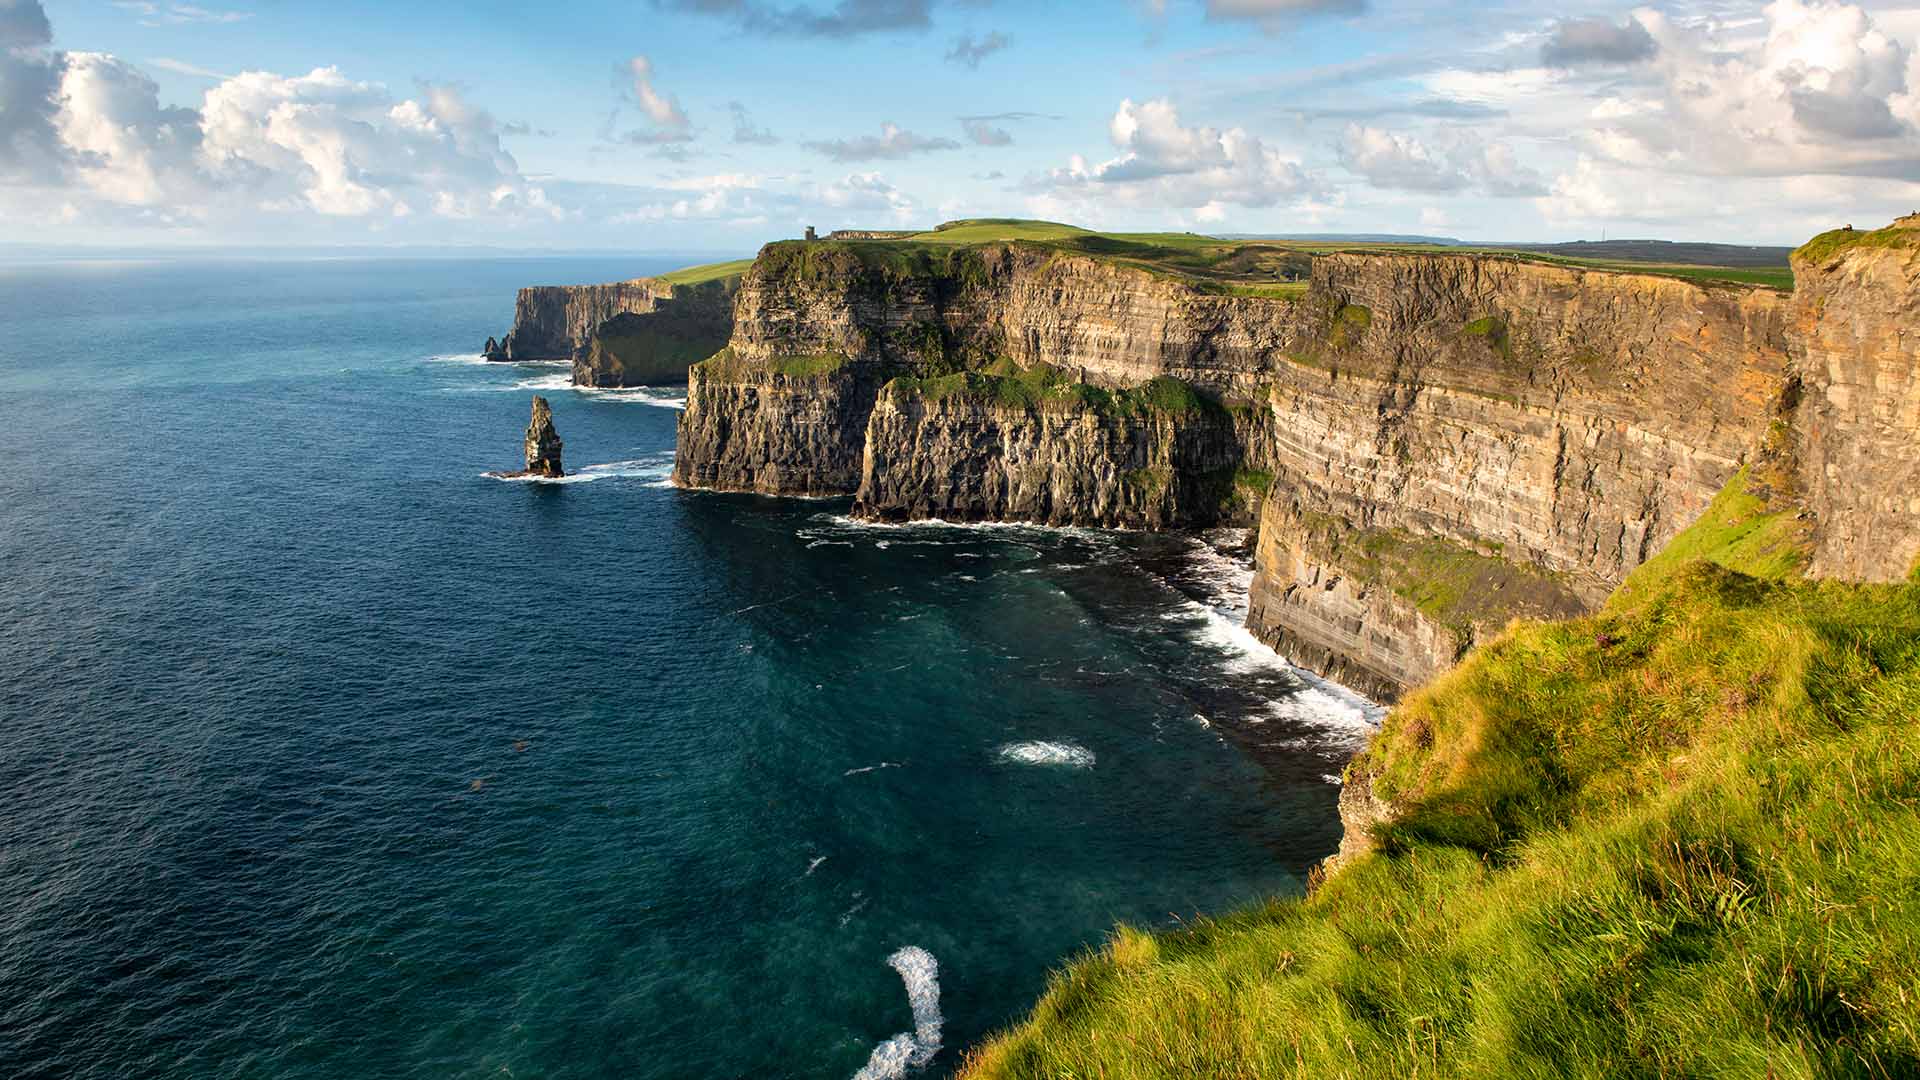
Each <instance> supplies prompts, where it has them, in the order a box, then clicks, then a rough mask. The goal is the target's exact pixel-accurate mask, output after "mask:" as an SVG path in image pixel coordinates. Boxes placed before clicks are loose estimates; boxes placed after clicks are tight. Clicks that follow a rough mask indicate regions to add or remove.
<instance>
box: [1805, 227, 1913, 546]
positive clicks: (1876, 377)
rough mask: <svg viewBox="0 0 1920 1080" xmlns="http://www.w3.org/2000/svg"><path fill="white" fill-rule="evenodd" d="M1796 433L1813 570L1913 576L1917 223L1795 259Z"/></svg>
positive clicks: (1816, 244)
mask: <svg viewBox="0 0 1920 1080" xmlns="http://www.w3.org/2000/svg"><path fill="white" fill-rule="evenodd" d="M1793 273H1794V281H1795V288H1794V312H1793V332H1794V338H1795V341H1796V345H1797V348H1798V351H1799V353H1800V355H1799V356H1798V357H1797V360H1798V363H1797V364H1796V372H1797V373H1798V376H1799V379H1800V383H1801V392H1802V400H1801V402H1800V406H1799V410H1798V412H1799V415H1798V417H1797V418H1796V420H1795V422H1794V432H1795V434H1796V436H1797V441H1796V446H1795V449H1796V451H1797V458H1798V479H1799V487H1800V489H1801V492H1800V494H1801V498H1802V500H1803V501H1804V502H1805V503H1806V505H1807V506H1808V507H1809V508H1810V509H1811V510H1812V512H1813V517H1814V522H1815V527H1814V533H1813V539H1814V553H1813V564H1812V566H1811V567H1810V569H1811V571H1812V572H1813V573H1814V574H1816V575H1819V576H1824V577H1842V578H1850V579H1858V580H1866V581H1892V580H1898V579H1901V578H1905V577H1908V576H1910V575H1913V574H1916V573H1920V289H1916V288H1915V286H1916V284H1917V283H1920V214H1916V215H1912V216H1909V217H1904V218H1901V219H1899V220H1898V221H1896V222H1894V223H1893V225H1892V226H1890V227H1888V228H1886V229H1879V230H1876V231H1874V232H1869V233H1854V232H1853V231H1852V230H1851V229H1845V230H1840V231H1838V232H1834V233H1826V234H1823V235H1822V236H1819V237H1816V238H1815V239H1814V240H1813V241H1811V242H1809V243H1808V244H1807V245H1806V246H1805V247H1803V248H1801V249H1800V250H1799V251H1797V252H1795V253H1794V258H1793Z"/></svg>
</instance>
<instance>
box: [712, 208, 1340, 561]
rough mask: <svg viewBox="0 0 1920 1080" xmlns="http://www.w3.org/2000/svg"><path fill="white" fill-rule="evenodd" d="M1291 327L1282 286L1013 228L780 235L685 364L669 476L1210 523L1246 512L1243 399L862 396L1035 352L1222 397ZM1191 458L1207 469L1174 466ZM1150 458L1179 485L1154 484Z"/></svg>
mask: <svg viewBox="0 0 1920 1080" xmlns="http://www.w3.org/2000/svg"><path fill="white" fill-rule="evenodd" d="M1304 325H1305V321H1304V315H1303V311H1302V309H1301V308H1300V307H1299V305H1297V304H1293V303H1289V302H1286V301H1281V300H1262V299H1247V298H1235V297H1222V296H1208V295H1203V294H1200V293H1196V292H1194V291H1193V290H1192V289H1190V288H1188V287H1186V286H1184V285H1182V284H1180V283H1178V282H1176V281H1172V280H1170V279H1167V278H1164V277H1160V276H1156V275H1154V274H1151V273H1148V272H1147V271H1144V270H1139V269H1133V268H1128V267H1124V266H1118V265H1114V264H1111V263H1107V262H1102V261H1099V260H1095V259H1089V258H1083V257H1076V256H1067V255H1060V254H1058V253H1054V252H1050V251H1047V250H1044V249H1039V248H1033V247H1027V246H1022V245H998V246H987V247H983V248H964V249H960V248H956V249H954V250H953V251H951V252H941V251H935V252H932V253H927V252H925V251H911V250H908V251H902V250H900V249H890V248H888V247H886V246H885V245H884V244H874V245H847V244H834V243H817V244H810V245H802V244H791V243H789V244H776V245H772V246H770V247H769V248H768V249H767V250H766V251H764V252H762V254H761V257H760V259H759V260H758V261H757V262H756V263H755V265H754V268H753V269H752V270H750V271H749V272H748V274H747V276H746V279H745V280H744V281H743V283H742V285H741V289H740V293H739V296H738V298H737V299H736V301H735V305H734V326H733V337H732V340H731V342H730V343H729V346H728V349H727V354H726V356H724V357H717V358H716V359H715V361H714V362H713V363H710V364H705V365H701V366H700V367H699V368H697V369H696V371H695V373H694V376H693V379H692V382H691V384H690V390H689V395H688V405H687V410H686V412H685V413H684V414H683V416H682V419H681V428H680V449H679V458H678V462H677V464H676V467H675V468H676V477H677V478H678V480H679V482H681V483H683V484H687V485H690V486H700V487H720V488H729V489H736V490H751V491H762V492H767V493H773V494H808V495H819V494H853V493H855V492H856V491H857V492H859V493H860V495H861V498H860V500H859V506H860V509H861V512H864V513H869V514H872V515H874V516H878V517H890V518H898V517H907V516H955V517H962V518H973V519H978V518H1010V519H1012V518H1017V519H1020V520H1040V521H1049V522H1055V523H1069V522H1070V523H1076V524H1112V525H1130V526H1148V525H1173V524H1187V523H1198V522H1210V521H1214V520H1220V519H1221V518H1222V510H1221V507H1222V505H1223V500H1224V502H1225V503H1226V504H1228V509H1227V511H1226V516H1227V517H1228V518H1229V519H1231V518H1232V517H1233V516H1234V514H1235V513H1237V514H1238V517H1239V518H1240V519H1247V518H1248V517H1249V515H1250V506H1251V503H1250V502H1248V501H1246V500H1244V499H1241V498H1240V497H1239V496H1237V495H1236V494H1235V492H1234V490H1233V473H1234V469H1235V467H1236V465H1237V464H1241V463H1242V462H1243V459H1244V457H1245V448H1246V446H1248V445H1251V444H1252V442H1254V441H1255V439H1256V436H1255V435H1253V434H1251V433H1249V432H1247V431H1245V430H1244V429H1245V428H1246V426H1247V425H1246V423H1245V417H1244V416H1243V417H1242V419H1241V421H1238V422H1236V421H1234V420H1232V419H1223V414H1221V413H1220V412H1219V411H1218V410H1214V411H1210V412H1208V413H1206V414H1205V415H1201V414H1199V413H1194V414H1192V415H1186V414H1178V415H1172V414H1170V415H1164V416H1159V417H1157V418H1149V417H1147V416H1145V415H1144V414H1143V415H1140V416H1130V417H1119V418H1116V417H1102V416H1100V415H1097V413H1096V411H1094V410H1092V409H1091V407H1088V408H1086V409H1081V410H1079V411H1073V410H1072V409H1069V408H1068V407H1067V406H1068V405H1070V404H1071V403H1066V404H1063V403H1061V402H1052V403H1050V404H1049V405H1048V407H1047V408H1044V409H1042V408H1039V407H1038V406H1037V405H1036V406H1034V407H1032V408H1029V406H1028V404H1022V403H1019V402H1015V403H1014V404H1011V405H1009V404H1007V403H1006V402H1005V401H1001V403H1000V404H998V405H995V404H992V403H991V401H989V402H987V403H982V402H981V401H978V400H974V399H973V398H970V397H968V396H966V395H955V396H947V397H940V398H937V399H924V400H922V399H920V397H919V396H918V395H916V394H912V393H908V392H906V391H904V390H903V391H902V393H900V394H896V395H892V396H889V397H888V398H887V399H886V401H887V404H886V405H885V407H884V409H883V410H882V411H880V412H877V413H876V411H875V404H876V402H879V401H880V400H881V397H882V395H881V389H882V388H883V387H884V386H886V385H887V384H888V383H889V382H890V381H891V380H893V379H894V378H896V377H899V376H907V377H909V378H912V377H920V376H926V377H939V376H945V375H951V374H953V373H956V372H960V371H964V370H982V369H986V368H989V367H994V366H996V365H997V367H996V370H1006V371H1010V370H1017V369H1032V368H1035V367H1036V366H1038V365H1049V366H1051V367H1053V368H1056V369H1058V371H1059V372H1060V373H1061V376H1062V378H1064V379H1066V380H1068V381H1071V382H1075V383H1084V384H1091V385H1095V386H1102V387H1115V388H1120V387H1127V386H1132V385H1135V384H1139V383H1142V382H1144V381H1146V380H1150V379H1153V378H1155V377H1157V376H1174V377H1178V378H1180V379H1182V380H1184V381H1186V382H1188V383H1191V384H1193V385H1196V386H1199V387H1202V388H1205V389H1207V390H1209V391H1212V392H1214V393H1217V394H1220V395H1222V396H1224V397H1228V398H1230V399H1235V400H1238V399H1242V398H1246V397H1248V396H1249V395H1251V394H1253V393H1254V392H1255V390H1256V388H1257V387H1258V385H1259V377H1260V369H1261V365H1262V363H1263V362H1264V361H1263V359H1262V358H1263V357H1264V356H1266V355H1268V354H1270V353H1271V352H1272V351H1273V350H1275V349H1276V348H1279V347H1281V346H1282V345H1284V344H1285V343H1286V342H1288V341H1290V340H1292V339H1294V338H1295V337H1297V336H1298V335H1299V334H1300V333H1301V332H1302V327H1303V326H1304ZM986 396H987V398H988V399H994V398H995V395H994V394H992V393H991V392H989V393H988V394H987V395H986ZM870 422H871V423H870ZM1236 424H1237V425H1238V426H1236ZM963 465H964V467H963ZM1192 469H1199V470H1202V471H1205V472H1207V473H1208V478H1207V479H1206V480H1205V481H1204V482H1200V483H1195V482H1193V481H1191V480H1190V479H1189V473H1190V472H1191V471H1192ZM1082 470H1087V471H1086V473H1085V475H1084V476H1082ZM1156 470H1157V471H1158V472H1159V473H1165V474H1167V475H1168V476H1170V477H1172V476H1176V475H1177V477H1178V480H1177V482H1176V481H1174V480H1169V481H1168V482H1166V483H1163V484H1159V490H1157V491H1156V490H1153V488H1154V485H1155V484H1156ZM1043 476H1044V477H1046V479H1044V480H1043V479H1042V477H1043ZM1202 490H1204V491H1205V492H1206V493H1207V494H1205V495H1202V494H1201V492H1202ZM1234 507H1238V510H1237V511H1236V510H1234V509H1233V508H1234Z"/></svg>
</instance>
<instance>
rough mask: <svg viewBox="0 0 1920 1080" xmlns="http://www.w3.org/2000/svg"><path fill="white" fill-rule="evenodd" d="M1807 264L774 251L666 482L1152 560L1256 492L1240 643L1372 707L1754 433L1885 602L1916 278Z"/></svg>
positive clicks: (1838, 263) (1861, 249) (1676, 523)
mask: <svg viewBox="0 0 1920 1080" xmlns="http://www.w3.org/2000/svg"><path fill="white" fill-rule="evenodd" d="M1902 228H1903V229H1904V228H1908V226H1905V225H1903V226H1902ZM1909 231H1911V230H1909ZM1883 232H1885V230H1883ZM1866 235H1871V236H1879V234H1866ZM1809 249H1814V250H1806V249H1803V253H1802V256H1801V257H1799V258H1797V261H1796V267H1797V269H1798V271H1799V273H1800V274H1801V276H1802V279H1803V286H1802V289H1801V291H1800V293H1799V294H1798V295H1797V296H1795V297H1793V298H1788V297H1786V296H1783V295H1782V294H1780V293H1777V292H1775V291H1772V290H1768V289H1763V288H1748V287H1739V286H1728V285H1713V284H1703V283H1699V282H1694V281H1689V280H1683V279H1681V278H1677V277H1669V276H1658V275H1648V274H1625V273H1615V272H1604V271H1594V270H1581V269H1576V268H1571V267H1564V266H1556V265H1551V264H1546V263H1542V262H1538V261H1532V260H1522V259H1514V258H1505V257H1497V256H1486V255H1451V254H1384V253H1367V254H1333V255H1327V256H1324V257H1320V258H1317V259H1315V260H1314V262H1313V267H1312V272H1311V281H1310V284H1309V286H1308V289H1307V291H1306V294H1305V296H1304V297H1301V298H1297V299H1280V298H1268V297H1260V296H1238V295H1222V294H1220V293H1219V292H1218V291H1208V290H1206V289H1202V288H1200V287H1196V286H1195V285H1193V284H1191V283H1188V282H1185V281H1182V280H1179V279H1176V278H1174V277H1171V276H1168V275H1167V274H1165V273H1162V272H1159V271H1156V270H1153V269H1151V268H1144V267H1140V266H1135V265H1129V264H1127V263H1125V262H1122V261H1117V260H1110V259H1103V258H1095V257H1091V256H1086V255H1077V254H1069V253H1063V252H1060V251H1057V250H1052V249H1049V248H1046V247H1044V246H1040V245H1027V244H1018V243H1011V244H987V245H980V246H972V247H960V246H956V247H954V248H952V249H945V250H943V249H940V248H937V247H933V246H930V245H918V244H904V245H895V244H889V243H887V242H882V241H875V242H866V243H836V242H831V241H827V242H816V243H810V244H801V243H791V242H789V243H781V244H774V245H770V246H769V247H768V248H767V249H765V250H764V251H763V252H762V254H761V256H760V258H759V259H758V260H757V261H756V262H755V264H754V266H753V268H752V269H751V270H750V271H749V272H748V273H747V275H746V277H745V279H744V280H743V282H742V284H741V288H740V291H739V294H738V296H737V297H736V299H735V303H734V309H733V314H734V320H733V328H732V336H731V338H730V341H729V343H728V346H727V348H726V349H724V350H722V352H721V353H720V354H719V355H716V356H715V357H714V358H713V359H712V360H709V361H707V362H705V363H702V364H699V365H696V367H695V368H694V371H693V375H692V378H691V383H690V388H689V402H688V408H687V410H686V412H685V413H684V414H683V416H682V418H681V430H680V448H679V457H678V460H677V462H676V466H675V476H676V480H677V481H678V482H679V483H681V484H683V485H687V486H694V487H713V488H722V489H730V490H746V491H759V492H764V493H769V494H797V495H853V496H855V507H856V512H858V513H861V514H864V515H867V516H871V517H876V518H884V519H890V520H893V519H909V518H921V517H942V518H952V519H961V520H975V519H994V520H1029V521H1040V522H1047V523H1054V524H1098V525H1121V526H1134V527H1155V528H1159V527H1172V526H1182V525H1195V524H1210V523H1214V522H1222V521H1234V520H1243V521H1244V520H1249V519H1250V518H1251V517H1252V515H1253V514H1254V512H1255V507H1256V505H1260V504H1261V503H1262V500H1261V499H1260V498H1259V496H1258V494H1256V492H1258V493H1261V494H1266V493H1267V492H1268V491H1269V489H1270V494H1268V497H1266V498H1265V499H1264V509H1263V510H1261V511H1260V512H1259V519H1258V520H1259V525H1260V535H1259V542H1258V544H1257V551H1258V560H1257V572H1256V577H1255V582H1254V595H1253V596H1252V598H1251V601H1252V602H1251V604H1250V615H1249V628H1250V629H1251V630H1253V632H1254V633H1256V634H1257V635H1259V636H1260V637H1261V638H1262V639H1264V640H1266V641H1268V642H1269V643H1271V644H1274V645H1275V646H1277V647H1278V648H1280V649H1281V651H1283V652H1284V653H1286V654H1287V655H1289V656H1290V657H1291V658H1292V659H1294V660H1295V661H1296V662H1299V663H1302V664H1303V665H1305V666H1308V667H1311V668H1314V669H1316V670H1318V671H1321V672H1324V673H1327V674H1330V675H1333V676H1335V677H1337V678H1341V679H1344V680H1346V681H1349V682H1351V683H1353V684H1355V685H1358V686H1361V687H1362V688H1364V689H1366V690H1368V691H1369V692H1371V693H1373V694H1375V695H1376V696H1379V697H1381V698H1384V699H1391V698H1392V697H1394V696H1395V695H1396V694H1397V693H1398V692H1399V691H1400V690H1401V689H1403V688H1405V687H1407V686H1410V685H1413V684H1416V683H1418V682H1420V681H1423V680H1424V679H1426V678H1428V677H1430V676H1431V675H1433V674H1434V673H1436V672H1438V671H1440V670H1444V669H1445V667H1447V666H1448V665H1450V664H1451V663H1452V662H1453V661H1454V659H1455V658H1456V657H1458V656H1459V655H1460V653H1461V652H1462V651H1463V650H1464V649H1466V648H1468V647H1470V646H1471V644H1472V643H1473V642H1474V641H1476V640H1479V639H1480V638H1482V637H1484V636H1486V635H1487V634H1489V633H1492V632H1494V631H1497V630H1498V629H1499V628H1500V627H1501V626H1502V625H1504V623H1505V622H1506V621H1507V620H1508V619H1510V618H1513V617H1516V616H1523V615H1525V616H1554V615H1565V614H1572V613H1575V612H1578V611H1580V610H1584V609H1586V608H1589V607H1591V606H1592V605H1594V604H1596V603H1597V602H1598V601H1599V600H1600V599H1601V598H1602V597H1604V596H1605V595H1606V594H1607V593H1608V592H1609V591H1610V590H1611V589H1612V588H1613V587H1614V586H1615V585H1617V584H1618V583H1619V582H1620V581H1621V580H1622V579H1623V578H1624V576H1625V575H1626V574H1627V573H1628V572H1629V571H1631V570H1632V569H1633V568H1634V567H1635V566H1637V565H1639V564H1640V563H1641V562H1643V561H1644V560H1646V559H1647V558H1648V557H1649V556H1650V555H1652V554H1653V553H1654V552H1655V551H1657V550H1658V549H1659V548H1660V546H1661V545H1663V544H1664V543H1665V542H1666V541H1667V540H1668V539H1670V538H1671V537H1672V536H1674V535H1675V534H1676V533H1677V532H1679V531H1680V530H1681V529H1682V528H1684V527H1685V526H1686V525H1688V524H1689V523H1691V522H1692V521H1693V520H1694V519H1695V518H1696V517H1697V516H1698V515H1699V514H1700V513H1701V512H1702V511H1703V510H1704V509H1705V508H1706V506H1707V505H1708V503H1709V502H1710V501H1711V499H1712V497H1713V495H1714V494H1715V493H1716V492H1717V491H1719V490H1720V488H1721V487H1722V486H1723V485H1724V484H1725V482H1726V481H1727V479H1728V478H1729V477H1730V476H1731V475H1732V474H1733V473H1734V472H1735V471H1736V470H1737V469H1739V468H1740V467H1741V466H1742V465H1743V464H1745V463H1747V462H1748V461H1750V460H1751V459H1752V458H1753V456H1754V454H1755V453H1756V450H1757V448H1758V447H1760V446H1761V445H1762V444H1763V442H1767V441H1768V440H1769V439H1770V438H1772V439H1774V440H1775V441H1778V435H1779V432H1780V431H1781V430H1783V429H1785V430H1788V431H1790V432H1792V433H1793V435H1794V438H1793V439H1792V440H1791V441H1792V443H1793V446H1794V451H1795V453H1794V462H1795V463H1796V464H1795V466H1794V468H1795V469H1796V470H1797V472H1796V475H1798V476H1799V477H1800V478H1801V483H1802V485H1803V486H1804V487H1806V488H1807V489H1808V490H1809V491H1812V492H1820V493H1821V494H1820V495H1819V496H1817V497H1816V501H1815V502H1814V503H1812V504H1811V505H1812V506H1813V508H1814V512H1815V514H1816V515H1817V516H1818V518H1819V519H1820V520H1819V524H1818V529H1817V535H1818V536H1819V537H1820V539H1821V546H1820V549H1819V553H1818V555H1817V556H1816V570H1819V569H1823V568H1830V569H1831V572H1833V573H1839V574H1847V575H1850V576H1879V577H1898V576H1903V575H1905V574H1907V573H1908V572H1910V571H1911V570H1912V569H1913V564H1914V562H1915V560H1916V559H1917V558H1920V531H1917V530H1916V527H1915V523H1916V521H1920V505H1917V504H1916V503H1915V502H1914V496H1913V495H1912V494H1911V492H1912V491H1914V490H1915V489H1916V485H1915V483H1914V481H1915V480H1916V479H1920V476H1916V475H1915V472H1914V470H1915V468H1916V455H1915V454H1914V453H1913V452H1912V450H1913V446H1914V439H1915V433H1916V432H1917V431H1920V392H1916V389H1915V387H1916V382H1915V379H1916V376H1915V371H1916V364H1915V358H1914V355H1913V351H1912V350H1913V346H1912V345H1911V344H1910V343H1909V342H1908V341H1907V339H1906V337H1905V326H1908V325H1912V324H1913V316H1914V303H1915V300H1914V297H1915V296H1916V295H1920V293H1917V292H1916V289H1915V287H1914V286H1915V284H1916V282H1915V274H1916V269H1915V260H1914V256H1913V254H1912V250H1913V249H1911V248H1909V247H1906V246H1904V245H1902V244H1899V243H1894V242H1890V241H1886V242H1883V241H1881V240H1876V241H1874V242H1871V243H1860V244H1852V245H1840V246H1838V247H1830V248H1829V249H1816V248H1815V245H1809ZM1169 403H1174V404H1175V407H1166V406H1168V405H1169ZM1269 478H1270V479H1269ZM1436 581H1439V582H1441V583H1442V585H1443V586H1444V587H1440V588H1435V587H1434V582H1436Z"/></svg>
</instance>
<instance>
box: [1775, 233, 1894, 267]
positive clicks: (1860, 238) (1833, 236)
mask: <svg viewBox="0 0 1920 1080" xmlns="http://www.w3.org/2000/svg"><path fill="white" fill-rule="evenodd" d="M1913 247H1920V229H1904V228H1898V227H1895V226H1892V225H1889V226H1887V227H1886V228H1884V229H1872V230H1869V231H1867V232H1859V231H1857V230H1854V229H1834V230H1832V231H1830V232H1823V233H1821V234H1820V235H1819V236H1816V237H1814V238H1813V239H1811V240H1809V241H1807V242H1806V243H1804V244H1802V245H1800V247H1799V249H1798V250H1796V251H1795V252H1794V253H1793V257H1794V259H1795V260H1796V261H1800V260H1805V261H1806V262H1809V263H1823V262H1828V261H1830V260H1832V259H1833V258H1834V257H1836V256H1838V255H1841V254H1843V253H1845V252H1847V251H1850V250H1853V249H1855V248H1913Z"/></svg>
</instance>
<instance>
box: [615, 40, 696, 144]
mask: <svg viewBox="0 0 1920 1080" xmlns="http://www.w3.org/2000/svg"><path fill="white" fill-rule="evenodd" d="M627 76H628V78H629V79H630V80H631V82H632V89H633V100H634V101H635V103H637V104H638V105H639V106H640V112H641V113H642V114H644V115H645V116H646V118H647V119H648V120H650V121H652V123H653V125H654V127H656V128H659V129H662V130H675V131H685V130H686V129H687V114H686V113H684V112H682V111H681V110H680V103H679V102H678V101H676V100H674V99H673V98H672V97H669V96H668V95H666V94H663V93H661V92H660V91H659V90H658V89H657V88H656V87H655V86H654V85H653V61H651V60H649V59H647V58H646V57H644V56H636V57H634V58H633V59H631V60H629V61H627Z"/></svg>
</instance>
